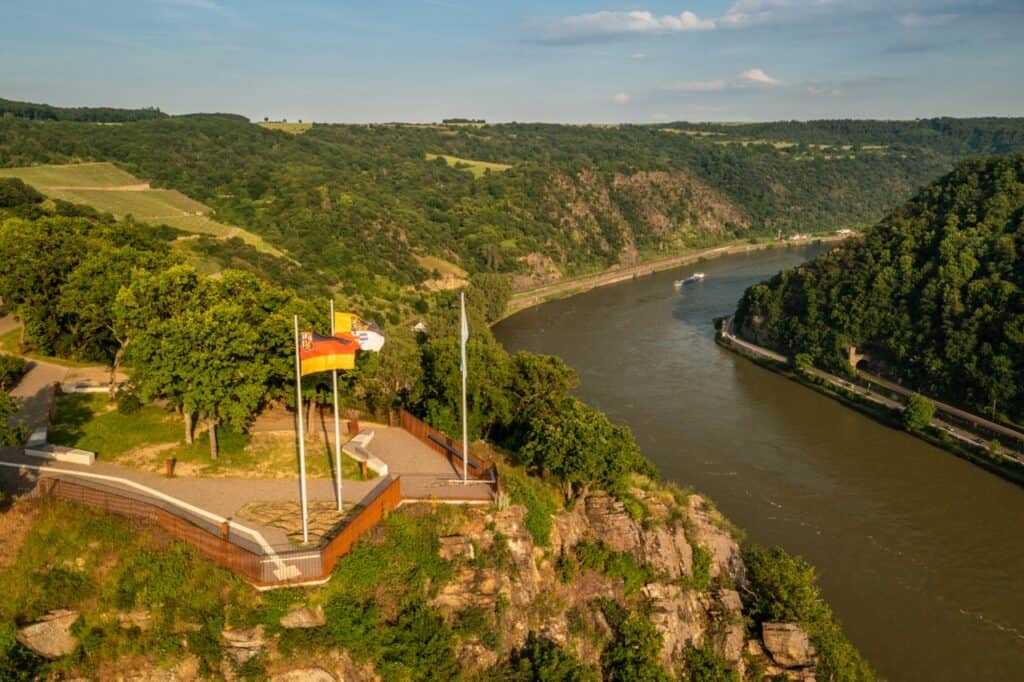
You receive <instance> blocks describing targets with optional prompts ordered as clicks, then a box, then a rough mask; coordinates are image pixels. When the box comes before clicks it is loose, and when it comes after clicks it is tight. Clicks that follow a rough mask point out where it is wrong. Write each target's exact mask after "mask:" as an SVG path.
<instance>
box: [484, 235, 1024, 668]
mask: <svg viewBox="0 0 1024 682" xmlns="http://www.w3.org/2000/svg"><path fill="white" fill-rule="evenodd" d="M821 250H822V247H821V246H809V247H801V248H791V249H779V250H770V251H763V252H758V253H753V254H746V255H740V256H729V257H725V258H722V259H719V260H715V261H710V262H707V263H702V264H700V265H699V266H686V267H685V268H683V269H679V270H674V271H666V272H663V273H658V274H655V275H651V276H648V277H644V278H640V279H638V280H633V281H629V282H624V283H621V284H616V285H613V286H609V287H606V288H602V289H595V290H593V291H590V292H587V293H584V294H581V295H578V296H575V297H573V298H569V299H564V300H560V301H554V302H551V303H546V304H544V305H542V306H539V307H537V308H532V309H528V310H525V311H523V312H520V313H518V314H516V315H514V316H512V317H510V318H509V319H507V320H504V321H503V322H501V323H500V324H498V325H497V326H496V327H495V329H494V333H495V334H496V336H497V337H498V339H499V340H501V342H502V343H503V344H505V346H506V347H507V348H508V349H509V350H511V351H515V350H530V351H533V352H537V353H548V354H553V355H558V356H561V357H562V358H563V359H565V361H566V362H568V363H569V365H571V366H572V367H573V368H575V369H576V371H577V372H578V373H579V375H580V388H579V390H578V395H579V397H580V398H581V399H582V400H584V401H586V402H587V403H589V404H591V405H593V406H595V407H598V408H600V409H601V410H603V411H604V412H606V413H607V414H608V415H609V416H610V417H611V418H612V419H613V420H615V421H617V422H622V423H625V424H628V425H629V426H630V427H632V429H633V432H634V433H635V435H636V438H637V441H638V442H639V443H640V447H641V448H642V450H643V452H644V454H645V455H647V457H648V458H650V459H651V460H652V461H654V463H655V464H657V466H658V468H659V469H660V470H661V472H662V473H663V474H664V476H665V477H666V478H668V479H671V480H674V481H677V482H678V483H680V484H682V485H688V486H691V487H693V488H695V489H696V490H698V491H701V492H703V493H706V494H708V495H709V496H710V497H711V498H712V499H713V500H714V501H715V502H716V503H717V504H718V506H719V508H720V509H721V510H722V511H723V512H724V513H725V514H726V515H727V516H729V517H730V518H731V519H732V520H733V521H734V522H736V523H737V524H738V525H739V526H741V527H742V528H743V529H745V531H746V532H747V537H748V539H750V540H752V541H754V542H758V543H761V544H767V545H773V544H777V545H781V546H783V547H785V548H786V549H787V550H789V551H790V552H792V553H795V554H800V555H803V556H804V557H806V558H807V559H808V560H809V561H811V562H812V563H813V564H814V565H815V567H816V568H817V570H818V574H819V582H820V584H821V586H822V590H823V592H824V595H825V597H826V598H827V599H828V601H829V603H831V605H832V607H833V609H834V610H835V612H836V613H837V614H838V616H839V618H840V620H841V621H842V622H843V625H844V627H845V629H846V632H847V634H848V635H849V636H850V638H851V639H852V640H853V642H854V643H855V644H856V645H857V646H858V647H859V648H860V649H861V651H863V652H864V654H865V655H866V656H867V657H868V659H869V660H870V661H871V663H872V665H873V666H874V667H875V669H876V670H877V671H878V672H879V674H880V675H881V676H882V677H883V678H885V679H889V680H1024V488H1021V487H1019V486H1016V485H1014V484H1011V483H1008V482H1006V481H1003V480H1002V479H1000V478H998V477H996V476H994V475H992V474H990V473H987V472H985V471H983V470H982V469H980V468H977V467H975V466H973V465H971V464H969V463H967V462H964V461H962V460H960V459H958V458H956V457H954V456H953V455H950V454H948V453H946V452H943V451H941V450H938V449H936V448H934V447H932V446H930V445H928V444H926V443H924V442H922V441H919V440H917V439H916V438H913V437H910V436H908V435H906V434H904V433H901V432H899V431H896V430H893V429H891V428H888V427H885V426H882V425H880V424H878V423H876V422H874V421H872V420H871V419H868V418H867V417H864V416H862V415H860V414H858V413H856V412H854V411H852V410H850V409H848V408H846V407H843V406H842V405H840V404H839V403H837V402H835V401H833V400H831V399H829V398H827V397H825V396H822V395H820V394H818V393H816V392H814V391H812V390H810V389H808V388H805V387H803V386H800V385H798V384H796V383H793V382H791V381H789V380H787V379H785V378H784V377H781V376H779V375H777V374H775V373H773V372H771V371H768V370H766V369H763V368H761V367H759V366H757V365H755V364H753V363H751V362H750V361H748V360H746V359H744V358H741V357H739V356H737V355H734V354H732V353H730V352H728V351H726V350H724V349H722V348H720V347H718V346H717V345H716V344H715V342H714V330H713V328H712V318H714V317H716V316H719V315H725V314H729V313H731V312H733V310H734V309H735V306H736V302H737V301H738V300H739V298H740V296H741V295H742V293H743V291H744V289H746V288H747V287H748V286H750V285H751V284H754V283H756V282H759V281H761V280H764V279H767V278H768V277H770V276H771V275H773V274H775V273H776V272H778V271H779V270H781V269H783V268H787V267H791V266H793V265H797V264H799V263H801V262H803V261H805V260H807V259H809V258H812V257H813V256H814V255H816V254H817V253H820V252H821ZM698 269H699V270H702V271H703V272H705V273H706V274H707V279H706V280H705V281H704V282H702V283H699V284H687V285H686V286H685V287H684V288H683V290H682V292H679V291H677V290H674V289H673V286H672V282H673V280H675V279H680V278H682V277H685V276H688V275H689V274H690V273H691V272H692V271H694V270H698Z"/></svg>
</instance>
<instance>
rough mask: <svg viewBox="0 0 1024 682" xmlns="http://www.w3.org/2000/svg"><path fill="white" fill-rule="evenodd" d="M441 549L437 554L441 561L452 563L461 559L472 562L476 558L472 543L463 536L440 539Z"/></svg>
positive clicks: (448, 536) (449, 536)
mask: <svg viewBox="0 0 1024 682" xmlns="http://www.w3.org/2000/svg"><path fill="white" fill-rule="evenodd" d="M440 542H441V548H440V550H439V553H440V555H441V558H442V559H446V560H448V561H453V560H454V559H458V558H462V559H465V560H467V561H472V560H473V559H474V558H475V557H476V551H475V550H474V549H473V543H472V542H471V541H470V539H469V538H468V537H466V536H465V535H447V536H445V537H443V538H440Z"/></svg>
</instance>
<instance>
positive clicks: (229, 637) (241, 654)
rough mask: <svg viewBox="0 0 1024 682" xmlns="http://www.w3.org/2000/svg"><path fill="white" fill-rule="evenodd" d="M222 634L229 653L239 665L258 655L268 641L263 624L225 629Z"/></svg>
mask: <svg viewBox="0 0 1024 682" xmlns="http://www.w3.org/2000/svg"><path fill="white" fill-rule="evenodd" d="M220 634H221V637H223V638H224V646H226V647H227V650H228V654H229V655H230V656H231V658H233V659H234V660H235V662H236V663H238V664H239V665H241V664H242V663H245V662H246V661H248V660H249V659H250V658H253V657H255V656H258V655H259V654H260V653H261V652H262V651H263V648H264V647H265V646H266V643H267V642H266V639H265V638H264V636H263V635H264V633H263V626H262V625H257V626H256V627H252V628H242V629H237V630H224V631H223V632H221V633H220Z"/></svg>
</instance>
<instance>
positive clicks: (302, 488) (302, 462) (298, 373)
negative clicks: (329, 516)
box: [295, 315, 309, 544]
mask: <svg viewBox="0 0 1024 682" xmlns="http://www.w3.org/2000/svg"><path fill="white" fill-rule="evenodd" d="M295 417H296V422H297V423H298V431H299V497H300V498H301V504H302V544H306V543H308V542H309V521H308V508H307V506H306V434H305V431H304V429H303V424H302V359H301V358H300V357H299V316H298V315H296V316H295Z"/></svg>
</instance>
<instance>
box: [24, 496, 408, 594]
mask: <svg viewBox="0 0 1024 682" xmlns="http://www.w3.org/2000/svg"><path fill="white" fill-rule="evenodd" d="M39 489H40V492H41V493H43V494H45V495H48V496H50V497H53V498H57V499H62V500H67V501H69V502H74V503H76V504H80V505H82V506H86V507H93V508H96V509H103V510H105V511H107V512H109V513H112V514H117V515H119V516H125V517H128V518H137V519H145V520H147V521H151V522H153V523H155V524H157V525H158V526H160V527H161V528H163V529H164V530H165V531H167V532H168V533H169V534H170V535H171V536H173V537H174V538H176V539H178V540H181V541H183V542H187V543H188V544H190V545H192V546H193V547H195V548H196V549H197V550H199V552H200V553H202V554H203V555H204V556H206V557H207V558H209V559H211V560H212V561H214V562H215V563H217V564H219V565H220V566H222V567H224V568H226V569H228V570H230V571H233V572H234V573H237V574H239V575H242V576H244V577H245V578H246V579H247V580H248V581H249V582H251V583H253V584H255V585H256V586H258V587H279V586H284V585H290V584H298V583H309V582H316V581H322V580H326V579H327V578H329V577H330V574H331V571H333V570H334V567H335V566H336V565H337V563H338V560H339V559H340V558H341V557H343V556H345V555H346V554H348V553H349V552H350V551H351V550H352V546H353V545H354V544H355V543H356V542H357V541H358V540H359V538H360V537H361V536H362V535H363V533H366V532H367V531H368V530H370V529H372V528H373V527H374V526H376V525H377V524H378V523H379V522H380V520H381V519H382V518H384V517H385V516H386V515H387V513H388V512H389V511H390V510H392V509H394V508H395V507H397V506H398V505H399V504H400V503H401V501H402V493H401V481H400V479H399V478H398V477H394V478H389V479H385V480H383V481H381V483H380V484H379V485H378V486H377V488H375V489H374V491H373V492H372V493H371V496H370V498H369V499H368V500H367V501H366V502H365V503H364V506H363V508H362V509H360V510H359V511H358V512H357V513H356V514H355V515H354V516H353V517H352V518H351V519H350V520H349V522H348V523H347V524H345V525H344V526H343V527H341V528H340V529H338V532H337V533H336V534H335V535H333V536H331V537H329V538H326V539H325V540H323V541H322V542H321V543H320V545H319V546H317V547H314V548H309V549H297V550H293V551H285V552H276V553H272V554H268V553H266V552H265V551H264V549H263V548H261V547H259V546H258V545H257V544H256V543H254V542H252V541H251V540H248V539H246V538H243V537H241V536H239V535H236V534H233V533H232V532H231V526H230V523H229V522H225V523H223V524H221V526H220V527H219V528H218V527H216V526H215V525H214V524H212V523H210V522H208V521H204V520H202V519H199V518H195V517H192V516H191V515H189V514H188V513H187V512H185V510H183V509H180V508H178V507H175V506H174V505H170V504H165V503H163V502H158V501H155V500H152V499H149V498H146V497H145V496H143V495H140V494H135V493H132V492H130V491H127V490H121V489H118V488H113V487H110V486H104V485H101V484H96V483H93V482H88V483H86V482H84V481H73V480H69V478H68V477H60V478H57V477H49V476H48V477H45V478H42V479H40V481H39Z"/></svg>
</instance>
